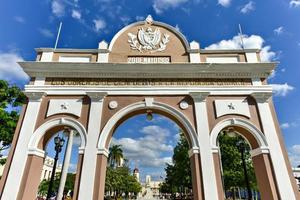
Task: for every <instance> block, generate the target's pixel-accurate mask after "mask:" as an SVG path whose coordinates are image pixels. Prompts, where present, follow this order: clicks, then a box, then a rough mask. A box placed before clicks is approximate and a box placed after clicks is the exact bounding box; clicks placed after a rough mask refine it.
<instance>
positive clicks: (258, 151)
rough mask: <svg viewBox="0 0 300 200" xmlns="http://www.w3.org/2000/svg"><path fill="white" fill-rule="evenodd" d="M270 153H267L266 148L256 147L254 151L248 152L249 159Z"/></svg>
mask: <svg viewBox="0 0 300 200" xmlns="http://www.w3.org/2000/svg"><path fill="white" fill-rule="evenodd" d="M269 153H270V151H269V148H267V147H258V148H256V149H252V150H251V151H250V154H251V157H252V158H253V157H255V156H258V155H260V154H269Z"/></svg>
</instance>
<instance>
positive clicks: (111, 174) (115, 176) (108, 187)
mask: <svg viewBox="0 0 300 200" xmlns="http://www.w3.org/2000/svg"><path fill="white" fill-rule="evenodd" d="M141 189H142V187H141V184H140V183H139V182H138V181H137V179H136V178H135V177H134V176H133V175H132V173H131V171H130V168H129V167H128V166H122V167H117V168H113V167H110V166H109V167H107V170H106V180H105V191H106V192H109V193H110V194H112V193H113V194H114V198H118V197H120V196H121V195H122V194H123V193H125V196H126V197H128V196H129V193H131V194H132V193H134V194H135V195H136V194H137V193H139V192H140V191H141Z"/></svg>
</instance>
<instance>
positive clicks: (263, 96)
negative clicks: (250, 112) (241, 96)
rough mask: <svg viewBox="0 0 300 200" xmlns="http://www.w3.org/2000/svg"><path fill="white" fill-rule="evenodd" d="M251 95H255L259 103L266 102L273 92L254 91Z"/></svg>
mask: <svg viewBox="0 0 300 200" xmlns="http://www.w3.org/2000/svg"><path fill="white" fill-rule="evenodd" d="M251 96H252V97H254V98H255V100H256V101H257V102H258V103H265V102H267V101H268V100H269V99H270V97H271V96H272V92H253V93H252V94H251Z"/></svg>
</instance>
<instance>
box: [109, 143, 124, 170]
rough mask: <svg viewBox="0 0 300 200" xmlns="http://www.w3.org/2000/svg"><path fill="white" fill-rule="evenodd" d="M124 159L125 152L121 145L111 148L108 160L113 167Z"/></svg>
mask: <svg viewBox="0 0 300 200" xmlns="http://www.w3.org/2000/svg"><path fill="white" fill-rule="evenodd" d="M121 159H123V150H122V149H121V145H112V146H111V147H110V148H109V155H108V160H109V163H110V166H111V167H114V168H115V167H116V166H117V165H118V163H120V162H121Z"/></svg>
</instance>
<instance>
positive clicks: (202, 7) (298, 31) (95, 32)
mask: <svg viewBox="0 0 300 200" xmlns="http://www.w3.org/2000/svg"><path fill="white" fill-rule="evenodd" d="M148 14H151V15H152V16H153V18H154V20H157V21H162V22H165V23H168V24H170V25H173V26H174V27H176V28H178V29H179V30H180V31H181V32H182V33H183V34H184V35H185V36H186V38H187V39H188V41H190V42H191V41H192V40H196V41H198V42H199V43H200V46H201V48H206V47H209V48H240V45H239V40H238V37H236V36H237V33H238V24H239V23H240V24H241V25H242V27H243V33H244V34H245V36H244V39H245V43H246V44H245V46H246V48H262V50H263V51H262V57H263V58H264V60H276V61H279V62H280V64H279V65H278V67H277V69H276V71H275V73H273V75H272V77H271V78H270V79H269V83H271V84H273V87H274V91H275V97H274V102H275V106H276V110H277V114H278V117H279V122H280V124H281V127H282V131H283V136H284V139H285V144H286V146H287V149H288V152H289V155H290V159H291V161H292V164H293V165H296V164H300V135H299V133H298V129H299V127H300V107H299V105H298V102H299V96H300V93H299V90H298V87H299V86H300V80H299V74H300V67H299V63H300V56H299V55H300V24H299V19H300V0H264V1H254V0H253V1H249V0H173V1H171V0H147V1H146V0H136V1H129V0H85V1H83V0H44V1H38V0H26V1H16V0H9V1H2V2H1V6H0V27H1V29H0V78H1V79H6V80H8V81H9V82H10V83H16V84H18V85H19V86H21V87H23V85H24V84H25V83H26V82H27V77H26V74H24V72H22V70H21V69H20V68H19V67H18V65H17V64H16V61H20V60H34V59H35V56H36V55H35V51H34V48H37V47H53V46H54V43H55V35H56V32H57V28H58V25H59V22H60V21H62V22H63V28H62V33H61V39H60V41H59V44H58V47H60V48H62V47H64V48H97V47H98V42H100V41H101V40H106V41H108V42H109V41H110V40H111V38H112V37H113V35H114V34H116V32H117V31H118V30H119V29H120V28H122V27H123V26H125V25H126V24H128V23H131V22H135V21H136V20H142V19H144V18H145V17H146V16H147V15H148ZM220 41H222V42H220ZM213 44H214V45H213ZM163 128H164V127H163Z"/></svg>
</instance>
